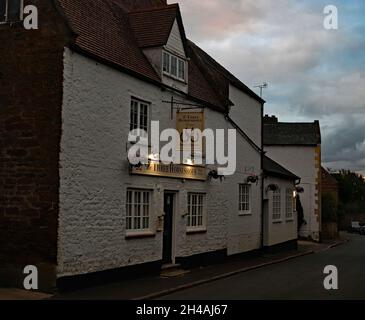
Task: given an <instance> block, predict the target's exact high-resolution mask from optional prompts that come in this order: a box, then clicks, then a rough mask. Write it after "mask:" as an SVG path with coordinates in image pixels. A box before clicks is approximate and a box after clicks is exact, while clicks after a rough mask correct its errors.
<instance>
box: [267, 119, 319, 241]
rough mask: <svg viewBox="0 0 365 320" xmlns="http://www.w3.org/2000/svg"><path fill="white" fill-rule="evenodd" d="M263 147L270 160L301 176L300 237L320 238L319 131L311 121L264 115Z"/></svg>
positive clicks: (316, 122) (317, 125) (317, 123)
mask: <svg viewBox="0 0 365 320" xmlns="http://www.w3.org/2000/svg"><path fill="white" fill-rule="evenodd" d="M263 139H264V149H265V151H266V154H267V156H268V157H270V158H271V159H273V160H275V161H277V162H278V163H280V164H281V165H282V166H284V167H285V168H286V169H287V170H289V171H291V172H293V173H294V174H295V175H297V176H298V177H300V178H301V182H300V184H299V186H298V187H299V188H300V189H301V191H303V192H302V193H300V194H299V197H300V201H301V204H302V206H303V211H304V220H305V222H304V224H303V225H302V226H301V227H300V236H302V237H306V238H311V239H313V240H315V241H320V234H321V131H320V125H319V122H318V121H314V122H313V123H283V122H279V120H278V118H277V117H275V116H272V117H269V116H267V115H266V116H265V117H264V137H263Z"/></svg>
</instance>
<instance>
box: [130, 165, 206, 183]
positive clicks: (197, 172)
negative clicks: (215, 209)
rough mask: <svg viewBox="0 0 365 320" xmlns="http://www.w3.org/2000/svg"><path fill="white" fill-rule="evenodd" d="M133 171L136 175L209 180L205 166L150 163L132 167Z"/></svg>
mask: <svg viewBox="0 0 365 320" xmlns="http://www.w3.org/2000/svg"><path fill="white" fill-rule="evenodd" d="M131 173H132V174H136V175H146V176H157V177H167V178H179V179H187V180H200V181H205V180H207V174H206V169H205V167H201V166H188V165H180V164H163V163H150V164H148V165H142V166H140V167H132V168H131Z"/></svg>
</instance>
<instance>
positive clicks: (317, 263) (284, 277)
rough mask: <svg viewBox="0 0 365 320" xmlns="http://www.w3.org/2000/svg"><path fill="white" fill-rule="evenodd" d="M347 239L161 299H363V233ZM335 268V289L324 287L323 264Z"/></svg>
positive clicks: (364, 294)
mask: <svg viewBox="0 0 365 320" xmlns="http://www.w3.org/2000/svg"><path fill="white" fill-rule="evenodd" d="M349 238H350V242H348V243H346V244H343V245H341V246H339V247H336V248H332V249H330V250H327V251H323V252H319V253H316V254H312V255H308V256H304V257H301V258H297V259H294V260H290V261H287V262H284V263H280V264H276V265H271V266H268V267H265V268H262V269H257V270H253V271H249V272H246V273H242V274H239V275H236V276H233V277H230V278H226V279H222V280H218V281H215V282H211V283H208V284H205V285H201V286H197V287H194V288H191V289H187V290H184V291H179V292H176V293H173V294H171V295H168V296H165V297H162V298H160V300H201V299H205V300H215V299H217V300H251V299H255V300H256V299H264V300H265V299H279V300H281V299H310V300H313V299H315V300H317V299H320V300H322V299H346V300H347V299H356V300H357V299H365V236H360V235H349ZM328 265H334V266H336V267H337V268H338V283H339V289H338V290H331V291H328V290H326V289H325V288H324V285H323V281H324V278H325V277H326V275H324V273H323V271H324V268H325V267H326V266H328Z"/></svg>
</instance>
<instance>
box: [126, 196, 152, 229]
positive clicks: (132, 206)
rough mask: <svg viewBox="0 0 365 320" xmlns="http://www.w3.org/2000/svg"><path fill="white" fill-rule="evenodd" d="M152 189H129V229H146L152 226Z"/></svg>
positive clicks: (127, 222) (127, 207)
mask: <svg viewBox="0 0 365 320" xmlns="http://www.w3.org/2000/svg"><path fill="white" fill-rule="evenodd" d="M150 202H151V191H148V190H127V203H126V212H127V217H126V224H127V231H144V230H149V228H150V206H151V205H150Z"/></svg>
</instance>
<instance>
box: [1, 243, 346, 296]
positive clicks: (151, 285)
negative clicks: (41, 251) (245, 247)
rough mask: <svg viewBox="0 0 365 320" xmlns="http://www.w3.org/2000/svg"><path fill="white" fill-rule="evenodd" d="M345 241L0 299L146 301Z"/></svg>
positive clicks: (6, 293) (17, 292)
mask: <svg viewBox="0 0 365 320" xmlns="http://www.w3.org/2000/svg"><path fill="white" fill-rule="evenodd" d="M346 241H347V240H346V239H344V238H342V239H340V240H335V241H330V242H325V243H321V244H318V243H313V242H308V241H299V243H298V244H299V246H298V250H295V251H294V250H293V251H285V252H280V253H275V254H265V253H262V252H257V253H255V254H249V255H247V256H245V257H239V258H234V259H229V260H227V261H225V262H223V263H220V264H216V265H211V266H207V267H201V268H196V269H192V270H189V272H188V273H185V274H183V275H181V276H179V277H172V278H162V277H159V276H156V277H148V278H141V279H133V280H126V281H122V282H116V283H111V284H105V285H101V286H97V287H92V288H87V289H83V290H78V291H74V292H69V293H59V294H55V295H54V296H50V295H46V294H42V293H38V292H29V291H24V290H18V289H11V288H8V289H5V288H4V289H1V288H0V300H42V299H55V300H85V299H86V300H150V299H157V298H159V297H163V296H168V295H171V294H174V293H177V292H180V291H181V292H184V290H188V289H190V288H194V287H198V286H203V285H205V284H209V283H214V282H216V281H219V280H221V279H227V278H231V277H234V276H235V275H239V274H241V273H246V272H249V271H252V270H257V269H260V268H265V267H268V266H270V265H275V264H280V263H285V262H287V261H290V260H292V259H296V258H299V257H303V256H307V255H312V254H314V253H320V252H324V251H326V250H329V249H331V248H334V247H336V246H338V245H341V244H343V243H345V242H346Z"/></svg>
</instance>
